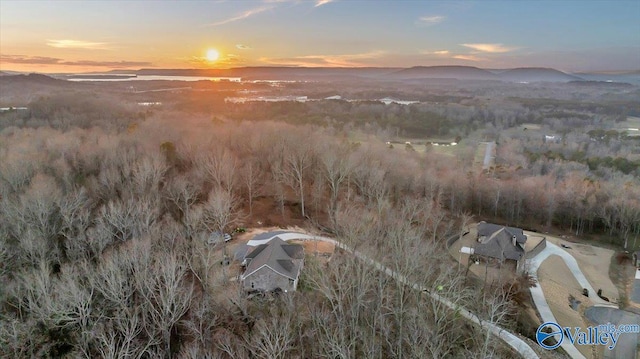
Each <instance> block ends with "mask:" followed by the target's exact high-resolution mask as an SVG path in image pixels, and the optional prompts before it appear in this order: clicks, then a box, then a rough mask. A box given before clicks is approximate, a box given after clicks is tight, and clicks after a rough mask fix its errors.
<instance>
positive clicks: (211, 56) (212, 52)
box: [207, 49, 220, 61]
mask: <svg viewBox="0 0 640 359" xmlns="http://www.w3.org/2000/svg"><path fill="white" fill-rule="evenodd" d="M219 57H220V53H219V52H218V50H216V49H209V50H207V60H209V61H216V60H217V59H218V58H219Z"/></svg>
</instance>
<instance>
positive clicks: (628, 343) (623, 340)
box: [584, 307, 640, 359]
mask: <svg viewBox="0 0 640 359" xmlns="http://www.w3.org/2000/svg"><path fill="white" fill-rule="evenodd" d="M584 315H585V316H586V317H587V318H588V319H589V320H590V321H591V322H592V323H594V324H596V325H598V324H608V323H611V324H615V325H616V326H618V325H620V324H640V316H639V315H637V314H635V313H631V312H628V311H626V310H620V309H616V308H610V307H591V308H587V310H586V311H585V312H584ZM637 347H638V334H637V333H624V334H620V337H618V343H617V344H616V347H615V348H613V350H608V349H605V350H604V357H605V358H612V359H613V358H615V359H627V358H635V357H636V348H637Z"/></svg>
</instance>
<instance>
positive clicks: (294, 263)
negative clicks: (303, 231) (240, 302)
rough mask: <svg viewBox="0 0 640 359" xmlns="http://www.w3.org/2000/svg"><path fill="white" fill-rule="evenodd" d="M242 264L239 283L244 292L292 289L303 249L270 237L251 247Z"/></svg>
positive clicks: (298, 270)
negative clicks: (266, 240)
mask: <svg viewBox="0 0 640 359" xmlns="http://www.w3.org/2000/svg"><path fill="white" fill-rule="evenodd" d="M244 264H245V266H246V269H245V271H244V274H243V275H242V276H241V280H242V287H243V288H244V290H245V291H247V292H250V291H265V292H268V291H274V290H277V289H280V290H282V291H284V292H287V291H292V290H296V288H297V286H298V279H299V277H300V271H301V270H302V267H303V265H304V248H303V247H302V246H301V245H299V244H289V243H287V242H285V241H283V240H282V239H280V238H279V237H274V238H272V239H271V240H269V242H267V243H264V244H261V245H259V246H256V247H254V248H253V250H252V251H251V252H249V253H248V254H247V255H246V256H245V257H244Z"/></svg>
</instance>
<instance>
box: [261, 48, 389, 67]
mask: <svg viewBox="0 0 640 359" xmlns="http://www.w3.org/2000/svg"><path fill="white" fill-rule="evenodd" d="M384 54H385V52H384V51H372V52H366V53H361V54H344V55H306V56H296V57H289V58H266V57H263V58H260V59H259V60H260V61H261V62H264V63H267V64H270V65H280V66H304V67H366V66H371V64H370V63H367V61H368V60H375V59H378V58H380V57H381V56H382V55H384Z"/></svg>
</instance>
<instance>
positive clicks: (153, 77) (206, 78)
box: [67, 75, 241, 82]
mask: <svg viewBox="0 0 640 359" xmlns="http://www.w3.org/2000/svg"><path fill="white" fill-rule="evenodd" d="M82 76H83V77H78V78H68V79H67V80H68V81H78V82H81V81H154V80H155V81H230V82H240V80H241V78H240V77H209V76H163V75H139V76H136V77H132V76H127V75H122V78H113V77H111V78H106V77H103V78H101V77H99V76H100V75H98V76H97V77H96V78H90V77H86V75H82ZM111 76H117V75H111Z"/></svg>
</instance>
